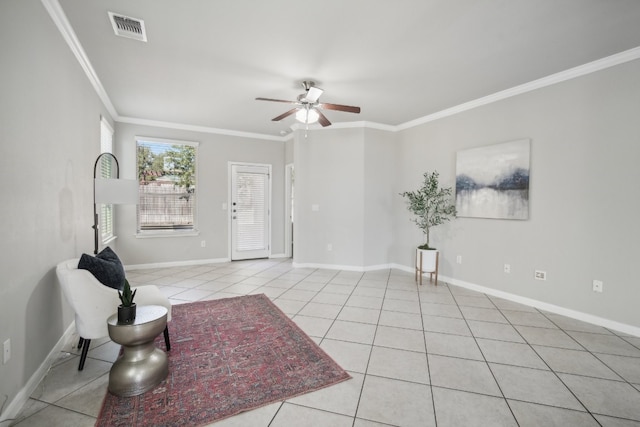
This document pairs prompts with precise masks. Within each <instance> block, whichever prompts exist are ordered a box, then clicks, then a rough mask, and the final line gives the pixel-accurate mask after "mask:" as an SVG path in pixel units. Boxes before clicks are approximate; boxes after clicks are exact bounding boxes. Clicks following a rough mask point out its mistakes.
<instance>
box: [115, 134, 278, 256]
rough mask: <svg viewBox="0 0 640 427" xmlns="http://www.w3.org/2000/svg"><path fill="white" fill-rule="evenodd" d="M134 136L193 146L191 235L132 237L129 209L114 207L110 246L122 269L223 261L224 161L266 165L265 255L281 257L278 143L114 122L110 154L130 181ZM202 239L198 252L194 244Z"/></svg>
mask: <svg viewBox="0 0 640 427" xmlns="http://www.w3.org/2000/svg"><path fill="white" fill-rule="evenodd" d="M136 136H146V137H154V138H167V139H174V140H183V141H195V142H199V146H198V164H197V171H196V174H197V183H196V187H197V189H196V192H197V195H196V197H197V228H198V231H199V234H198V235H197V236H184V237H153V238H137V237H136V208H135V206H133V205H131V206H126V205H122V206H117V210H116V214H117V217H116V234H117V235H118V239H117V241H116V243H115V245H112V246H115V247H116V248H117V250H118V255H119V256H120V257H121V259H122V261H123V262H124V263H125V264H127V265H132V264H133V265H137V264H154V263H163V262H180V261H197V260H211V259H224V258H229V257H230V253H229V247H230V246H229V245H230V244H229V238H228V235H229V228H228V210H223V209H222V204H223V203H228V200H229V188H230V183H229V181H228V162H230V161H232V162H248V163H264V164H270V165H272V177H271V181H272V186H271V187H272V188H271V200H272V203H271V235H272V242H271V253H272V254H274V255H277V254H282V253H284V161H285V144H284V142H283V141H270V140H258V139H251V138H242V137H236V136H227V135H219V134H209V133H200V132H191V131H184V130H176V129H168V128H160V127H149V126H140V125H134V124H128V123H117V124H116V136H115V139H116V143H115V145H116V152H117V153H118V158H119V159H120V176H121V177H122V178H131V179H135V177H136V159H135V156H136V148H135V147H136V142H135V138H136ZM202 240H205V242H206V246H205V247H204V248H203V247H201V245H200V242H201V241H202Z"/></svg>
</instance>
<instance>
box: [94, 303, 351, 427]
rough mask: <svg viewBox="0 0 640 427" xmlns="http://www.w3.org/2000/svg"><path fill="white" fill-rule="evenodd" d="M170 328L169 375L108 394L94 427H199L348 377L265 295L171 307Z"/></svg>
mask: <svg viewBox="0 0 640 427" xmlns="http://www.w3.org/2000/svg"><path fill="white" fill-rule="evenodd" d="M169 333H170V335H171V351H169V352H168V353H167V355H168V356H169V376H168V377H167V379H166V380H164V381H163V382H161V383H160V384H159V385H158V386H157V387H156V388H154V389H152V390H150V391H148V392H146V393H144V394H142V395H140V396H136V397H117V396H115V395H113V394H111V393H109V392H107V395H106V396H105V399H104V402H103V404H102V409H101V410H100V415H99V417H98V421H97V423H96V426H201V425H204V424H208V423H212V422H214V421H219V420H221V419H223V418H227V417H230V416H232V415H236V414H239V413H241V412H244V411H248V410H250V409H255V408H258V407H260V406H264V405H267V404H269V403H273V402H278V401H283V400H286V399H289V398H292V397H294V396H298V395H301V394H304V393H307V392H310V391H313V390H319V389H321V388H324V387H327V386H330V385H333V384H336V383H338V382H341V381H344V380H347V379H349V378H351V377H350V376H349V374H348V373H347V372H345V371H344V370H343V369H342V368H341V367H340V366H338V364H337V363H336V362H334V361H333V360H332V359H331V358H330V357H329V356H328V355H327V354H326V353H325V352H324V351H323V350H322V349H321V348H320V347H318V345H317V344H316V343H315V342H314V341H313V340H311V338H309V337H308V336H307V335H306V334H305V333H304V332H302V330H300V328H299V327H298V326H297V325H296V324H295V323H294V322H293V321H291V320H290V319H289V318H288V317H287V315H286V314H284V313H283V312H282V311H280V309H279V308H278V307H276V306H275V305H274V304H273V303H272V302H271V301H270V300H269V298H268V297H266V296H265V295H263V294H261V295H248V296H242V297H236V298H227V299H221V300H212V301H199V302H194V303H188V304H180V305H174V306H173V307H172V320H171V322H169ZM156 345H157V346H158V347H159V348H162V349H164V348H165V347H164V340H163V338H162V334H160V336H159V337H158V339H156Z"/></svg>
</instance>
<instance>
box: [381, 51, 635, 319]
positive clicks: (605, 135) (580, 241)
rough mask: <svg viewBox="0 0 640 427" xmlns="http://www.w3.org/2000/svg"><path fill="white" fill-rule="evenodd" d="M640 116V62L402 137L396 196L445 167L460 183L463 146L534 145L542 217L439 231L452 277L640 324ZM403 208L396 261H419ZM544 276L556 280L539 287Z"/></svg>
mask: <svg viewBox="0 0 640 427" xmlns="http://www.w3.org/2000/svg"><path fill="white" fill-rule="evenodd" d="M638 117H640V61H637V60H636V61H634V62H631V63H627V64H623V65H619V66H616V67H614V68H609V69H607V70H604V71H600V72H597V73H594V74H590V75H587V76H584V77H580V78H577V79H574V80H570V81H567V82H564V83H560V84H556V85H553V86H550V87H547V88H544V89H540V90H536V91H534V92H530V93H527V94H524V95H520V96H517V97H513V98H510V99H507V100H503V101H500V102H497V103H494V104H491V105H487V106H484V107H481V108H477V109H474V110H471V111H468V112H465V113H462V114H458V115H455V116H452V117H449V118H445V119H441V120H438V121H435V122H431V123H428V124H425V125H422V126H420V127H416V128H413V129H409V130H406V131H404V132H402V133H401V135H400V141H399V144H400V146H399V160H398V163H399V164H400V165H402V168H401V170H400V171H399V172H400V174H399V176H398V179H397V181H396V185H397V188H396V189H395V190H396V192H400V191H405V190H412V189H415V188H417V186H418V185H419V183H420V178H421V174H422V173H423V172H424V171H427V170H433V169H437V170H438V171H439V172H440V174H441V179H442V182H443V184H445V185H449V186H454V185H455V184H454V180H455V158H456V151H458V150H461V149H466V148H471V147H479V146H483V145H488V144H493V143H498V142H506V141H511V140H516V139H521V138H530V139H531V141H532V145H531V147H532V148H531V182H530V219H529V220H527V221H507V220H490V219H472V218H459V219H457V220H455V221H454V222H453V223H450V224H448V225H445V226H442V227H441V228H439V229H436V234H435V235H434V237H433V243H434V244H435V245H436V246H437V247H438V248H440V249H442V251H443V253H442V258H441V260H442V265H441V274H444V275H446V276H448V277H452V278H455V279H458V280H462V281H465V282H469V283H473V284H477V285H481V286H485V287H489V288H492V289H496V290H499V291H504V292H508V293H511V294H516V295H519V296H523V297H527V298H532V299H534V300H538V301H543V302H546V303H549V304H554V305H557V306H560V307H564V308H569V309H573V310H577V311H580V312H584V313H589V314H592V315H595V316H599V317H602V318H605V319H610V320H614V321H617V322H622V323H625V324H628V325H634V326H636V327H638V326H640V310H639V309H638V307H639V306H638V301H640V287H638V286H636V283H637V280H638V279H637V272H636V270H635V268H634V265H635V261H636V260H637V258H638V256H639V255H640V250H639V249H638V241H640V227H639V226H638V223H637V213H638V211H640V186H639V184H638V182H640V168H639V167H638V159H640V120H638ZM394 212H395V215H394V218H395V221H394V223H395V226H394V230H395V236H396V240H395V244H394V251H393V255H392V257H393V258H392V261H394V262H396V263H399V264H402V265H405V266H410V265H411V264H412V262H413V261H412V259H413V258H412V257H413V247H414V245H415V244H416V243H417V242H419V241H420V240H421V239H420V234H419V232H418V231H417V228H416V227H415V225H413V224H412V223H410V222H408V218H409V213H408V211H406V209H405V207H404V203H403V200H402V199H401V198H397V199H396V205H395V208H394ZM456 255H462V259H463V263H462V264H461V265H458V264H456V263H455V258H456ZM505 263H508V264H510V265H511V274H505V273H504V272H503V265H504V264H505ZM535 269H540V270H545V271H546V272H547V274H548V280H547V281H546V282H541V281H536V280H534V279H533V274H534V270H535ZM593 279H598V280H602V281H604V292H603V293H602V294H598V293H594V292H593V291H592V280H593Z"/></svg>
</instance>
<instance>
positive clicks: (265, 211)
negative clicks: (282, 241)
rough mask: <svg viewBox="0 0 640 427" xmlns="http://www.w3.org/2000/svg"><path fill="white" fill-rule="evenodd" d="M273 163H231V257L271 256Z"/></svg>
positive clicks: (234, 258)
mask: <svg viewBox="0 0 640 427" xmlns="http://www.w3.org/2000/svg"><path fill="white" fill-rule="evenodd" d="M270 172H271V166H270V165H248V164H231V259H232V260H240V259H252V258H267V257H269V255H270V247H269V241H270V234H271V233H270V227H269V225H270V223H271V221H270V220H269V211H270V207H269V205H270V196H269V189H270V188H271V179H270V175H271V174H270Z"/></svg>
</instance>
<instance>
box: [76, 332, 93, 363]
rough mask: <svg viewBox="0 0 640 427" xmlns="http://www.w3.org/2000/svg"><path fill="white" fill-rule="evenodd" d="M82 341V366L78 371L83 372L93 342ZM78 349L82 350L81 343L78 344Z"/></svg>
mask: <svg viewBox="0 0 640 427" xmlns="http://www.w3.org/2000/svg"><path fill="white" fill-rule="evenodd" d="M81 340H82V354H80V366H78V371H82V370H83V369H84V362H85V360H87V353H88V352H89V346H90V345H91V340H85V339H84V338H81ZM78 348H80V343H78Z"/></svg>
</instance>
